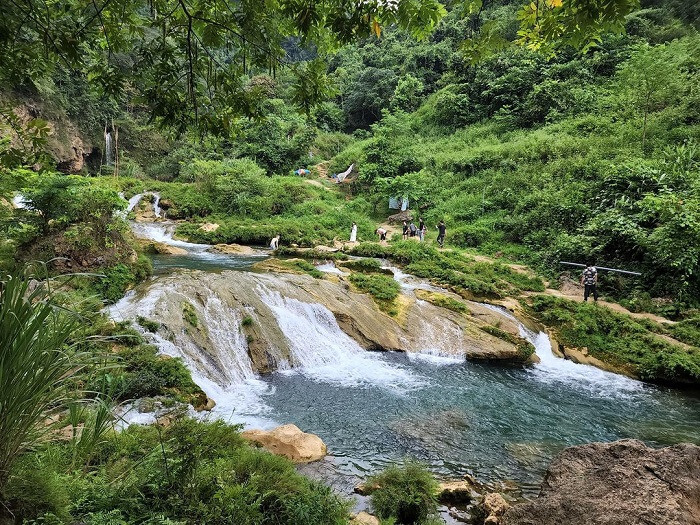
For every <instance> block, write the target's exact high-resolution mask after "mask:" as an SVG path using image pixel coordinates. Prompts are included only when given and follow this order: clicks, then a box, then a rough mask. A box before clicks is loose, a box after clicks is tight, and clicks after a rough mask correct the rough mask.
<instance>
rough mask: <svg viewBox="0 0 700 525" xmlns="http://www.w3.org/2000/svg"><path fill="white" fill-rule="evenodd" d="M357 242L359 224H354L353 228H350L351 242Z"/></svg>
mask: <svg viewBox="0 0 700 525" xmlns="http://www.w3.org/2000/svg"><path fill="white" fill-rule="evenodd" d="M356 241H357V224H355V223H354V222H353V223H352V228H350V242H356Z"/></svg>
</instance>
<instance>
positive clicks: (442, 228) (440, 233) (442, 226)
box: [435, 221, 447, 248]
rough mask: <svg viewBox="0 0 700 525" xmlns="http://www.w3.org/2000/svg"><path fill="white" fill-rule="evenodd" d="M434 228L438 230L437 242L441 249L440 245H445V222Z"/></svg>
mask: <svg viewBox="0 0 700 525" xmlns="http://www.w3.org/2000/svg"><path fill="white" fill-rule="evenodd" d="M435 227H436V228H437V230H438V238H437V242H438V244H439V245H440V248H442V245H443V244H445V231H446V230H447V227H446V226H445V221H440V222H439V223H438V225H437V226H435Z"/></svg>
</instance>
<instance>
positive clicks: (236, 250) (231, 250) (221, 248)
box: [206, 224, 256, 255]
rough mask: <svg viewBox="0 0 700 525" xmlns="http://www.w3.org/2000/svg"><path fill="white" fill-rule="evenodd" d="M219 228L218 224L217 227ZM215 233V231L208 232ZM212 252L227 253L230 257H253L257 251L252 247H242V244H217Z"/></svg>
mask: <svg viewBox="0 0 700 525" xmlns="http://www.w3.org/2000/svg"><path fill="white" fill-rule="evenodd" d="M216 226H218V224H217V225H216ZM206 231H213V230H206ZM210 251H212V252H218V253H225V254H229V255H252V254H254V253H256V251H255V250H254V249H253V248H251V247H250V246H242V245H240V244H215V245H214V246H212V247H211V249H210Z"/></svg>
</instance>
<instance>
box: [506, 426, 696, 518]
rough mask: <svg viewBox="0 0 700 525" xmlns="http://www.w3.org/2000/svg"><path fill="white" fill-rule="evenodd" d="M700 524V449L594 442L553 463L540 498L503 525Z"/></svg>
mask: <svg viewBox="0 0 700 525" xmlns="http://www.w3.org/2000/svg"><path fill="white" fill-rule="evenodd" d="M562 523H566V524H567V525H637V524H646V523H649V524H651V523H654V524H659V525H661V524H663V525H700V447H698V446H696V445H691V444H681V445H675V446H673V447H667V448H662V449H653V448H650V447H647V446H646V445H644V443H642V442H641V441H637V440H630V439H626V440H621V441H615V442H613V443H590V444H587V445H581V446H577V447H571V448H568V449H566V450H564V451H563V452H562V453H561V454H559V456H557V458H556V459H555V460H554V461H553V462H552V464H551V465H550V467H549V469H548V470H547V474H546V475H545V479H544V482H543V484H542V490H541V492H540V495H539V497H538V498H537V499H536V500H534V501H531V502H527V503H523V504H520V505H515V506H514V507H512V508H510V509H509V510H508V511H507V512H506V513H505V515H504V517H503V520H502V524H503V525H560V524H562Z"/></svg>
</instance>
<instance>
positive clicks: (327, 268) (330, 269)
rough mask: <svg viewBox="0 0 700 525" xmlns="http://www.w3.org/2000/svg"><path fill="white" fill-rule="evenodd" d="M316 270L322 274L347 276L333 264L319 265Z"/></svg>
mask: <svg viewBox="0 0 700 525" xmlns="http://www.w3.org/2000/svg"><path fill="white" fill-rule="evenodd" d="M316 269H317V270H318V271H320V272H324V273H333V274H336V275H345V273H344V272H343V271H342V270H341V269H340V268H338V267H337V266H336V265H335V264H333V263H325V264H317V265H316Z"/></svg>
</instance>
